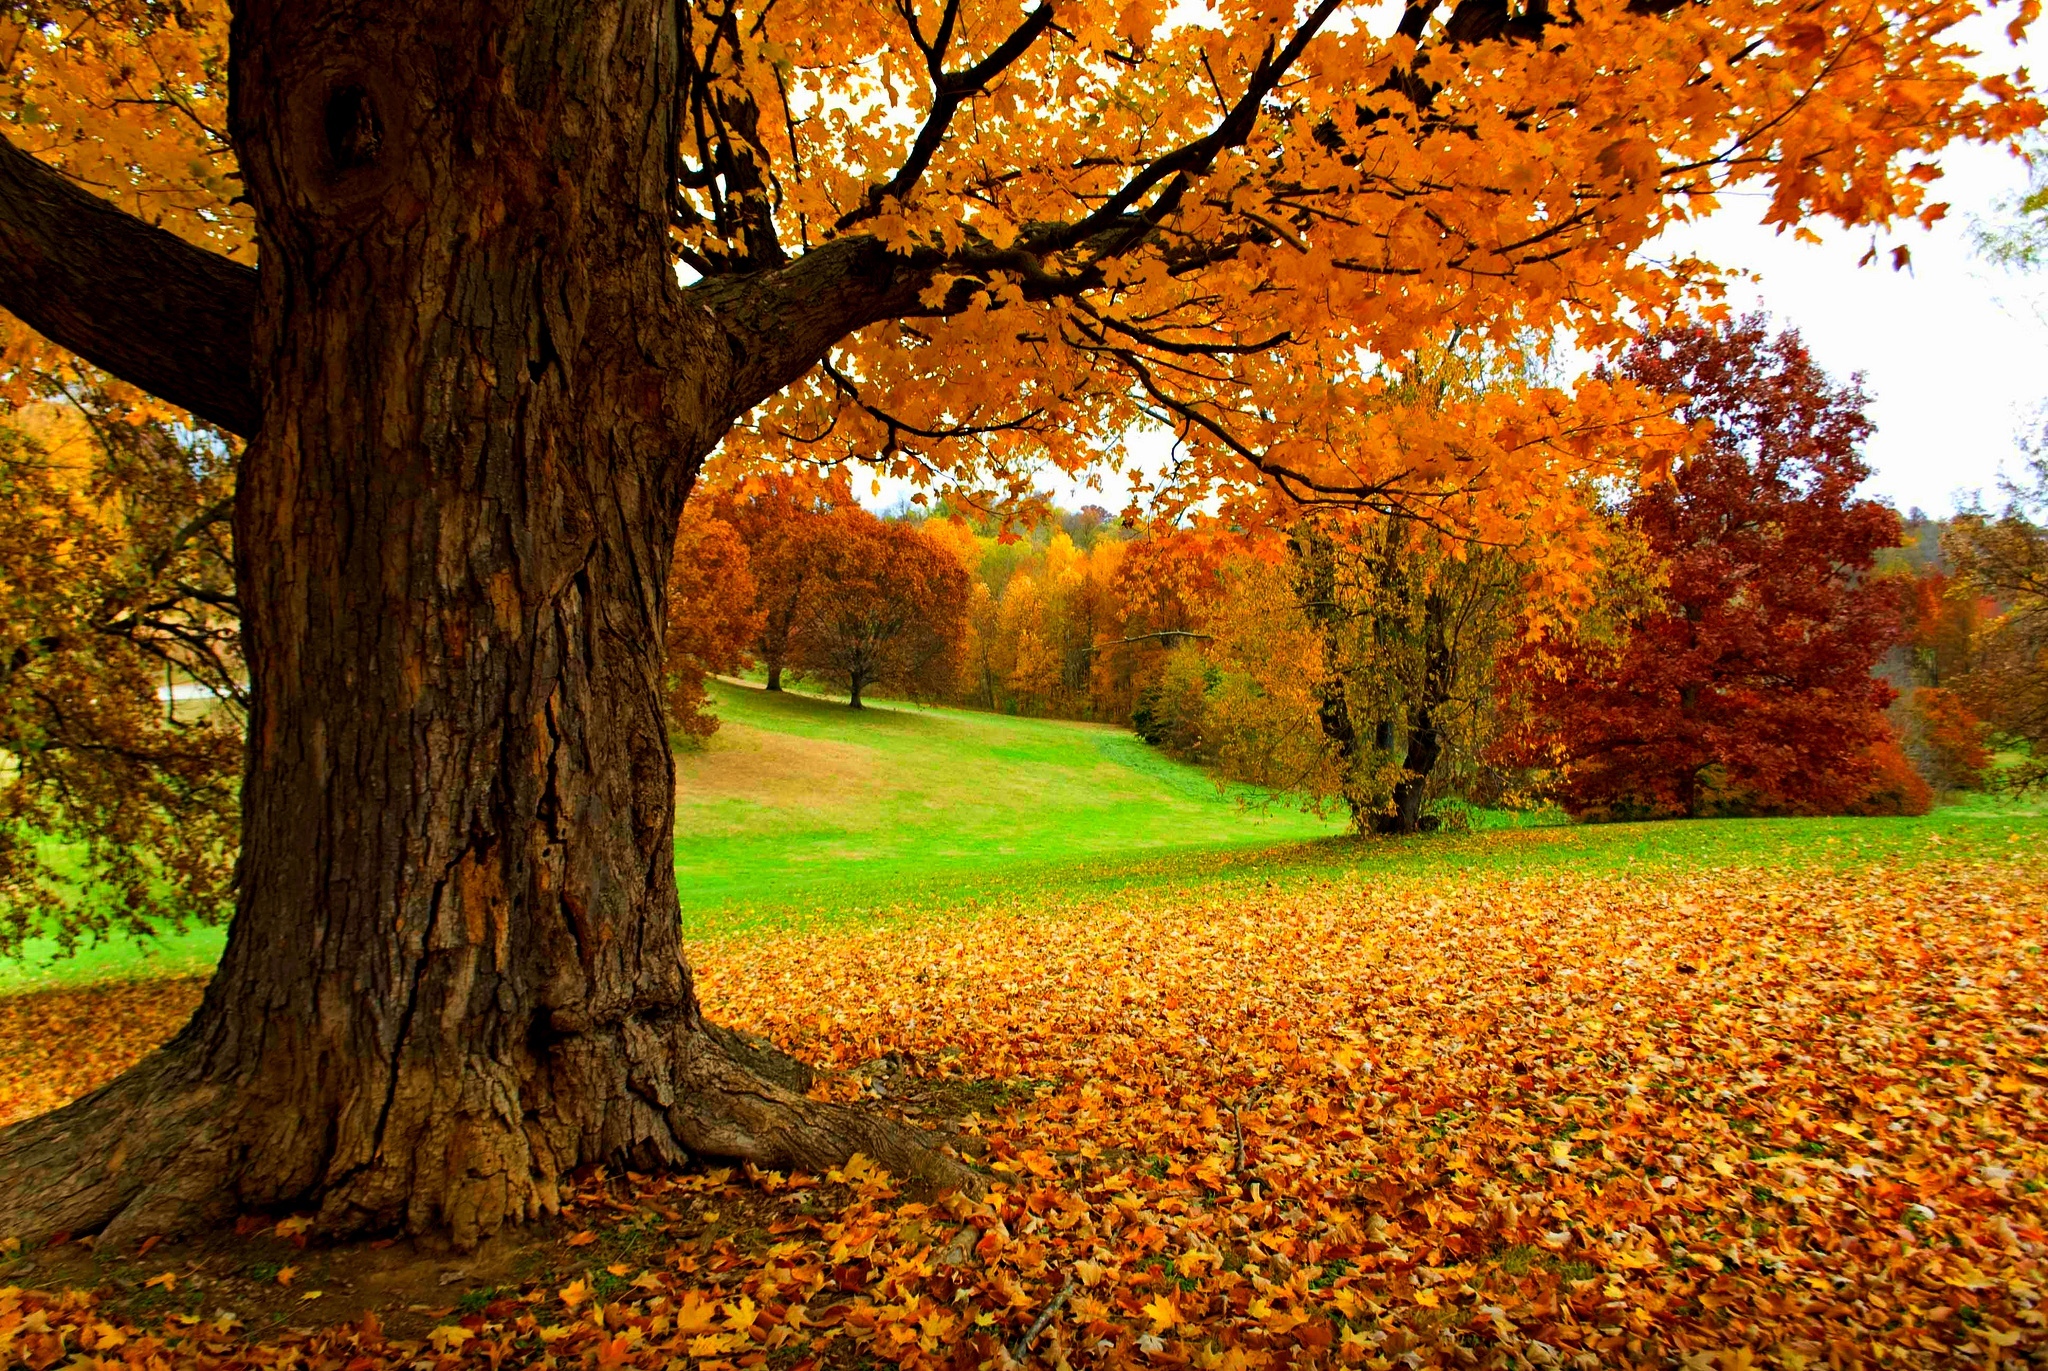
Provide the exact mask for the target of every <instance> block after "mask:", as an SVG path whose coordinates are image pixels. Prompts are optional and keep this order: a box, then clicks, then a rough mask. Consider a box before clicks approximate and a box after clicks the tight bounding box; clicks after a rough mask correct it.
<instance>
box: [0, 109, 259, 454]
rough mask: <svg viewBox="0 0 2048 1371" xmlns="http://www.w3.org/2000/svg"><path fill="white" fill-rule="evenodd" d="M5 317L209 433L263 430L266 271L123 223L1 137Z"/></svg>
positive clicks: (126, 219)
mask: <svg viewBox="0 0 2048 1371" xmlns="http://www.w3.org/2000/svg"><path fill="white" fill-rule="evenodd" d="M0 262H4V263H5V267H4V268H0V309H4V310H6V311H7V312H8V313H10V314H13V315H15V316H16V317H17V318H19V319H20V320H21V321H22V322H23V323H25V324H27V325H28V326H29V327H30V328H33V329H35V330H36V331H37V332H39V333H42V334H44V335H45V336H47V337H50V338H54V339H56V340H57V341H59V342H61V343H62V344H63V345H64V346H66V347H68V348H70V349H71V350H72V351H73V352H75V353H77V354H78V355H79V356H81V357H83V358H85V360H87V361H88V362H91V363H92V364H93V365H95V366H99V367H104V368H106V369H107V370H108V371H111V372H114V373H115V374H116V375H119V376H122V377H124V378H126V379H128V380H130V381H133V382H134V383H135V384H136V385H139V386H141V387H142V388H143V389H145V390H148V391H150V392H152V393H153V394H156V395H159V396H161V397H163V398H164V399H166V400H169V401H170V402H171V403H173V404H177V405H183V406H184V407H185V408H187V409H189V410H191V411H192V412H193V413H194V414H197V415H198V416H199V417H200V418H202V419H204V420H206V421H207V422H208V423H212V424H218V425H220V426H221V427H222V428H224V429H227V430H228V431H229V432H231V433H238V434H241V435H243V436H244V437H246V436H248V435H250V434H253V433H254V432H255V431H256V424H257V409H256V388H255V385H254V383H253V381H252V380H251V377H250V370H249V362H250V356H249V333H250V328H251V325H252V323H253V321H254V318H255V312H256V273H255V272H254V271H252V270H250V269H249V268H248V267H245V266H241V265H239V264H237V263H235V262H231V261H229V260H228V259H227V258H225V257H222V256H219V255H218V254H216V253H211V252H207V251H205V250H203V249H201V248H196V247H193V246H192V245H191V244H190V243H187V242H185V241H184V240H183V239H181V238H178V237H176V236H175V235H173V234H169V233H166V232H164V231H163V230H162V229H159V228H153V227H151V226H150V225H148V224H145V223H143V222H142V221H141V220H140V219H137V218H134V217H133V216H132V215H128V214H124V213H122V212H121V211H120V210H119V209H116V208H115V207H114V206H113V205H111V204H109V203H107V202H106V201H105V200H102V199H101V198H100V197H99V196H97V195H94V194H92V193H91V192H90V191H87V190H83V189H81V188H80V187H78V186H75V185H73V184H72V183H71V182H70V181H68V180H66V179H65V178H64V177H63V176H62V175H61V174H60V173H58V172H57V171H55V170H53V169H51V168H50V167H47V166H44V165H43V164H42V163H41V162H38V161H37V160H36V159H35V158H33V157H31V156H29V155H28V154H27V153H25V152H23V151H21V150H20V149H19V148H17V147H15V146H14V145H13V144H12V143H10V142H8V141H7V139H6V138H4V137H0Z"/></svg>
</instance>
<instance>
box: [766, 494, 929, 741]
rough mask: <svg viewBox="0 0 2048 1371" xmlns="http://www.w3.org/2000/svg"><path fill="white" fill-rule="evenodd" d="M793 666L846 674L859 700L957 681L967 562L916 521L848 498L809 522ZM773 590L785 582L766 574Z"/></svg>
mask: <svg viewBox="0 0 2048 1371" xmlns="http://www.w3.org/2000/svg"><path fill="white" fill-rule="evenodd" d="M802 538H803V544H804V552H805V554H806V555H805V556H804V557H802V558H801V559H799V560H800V561H801V564H802V565H803V566H804V567H805V568H806V575H805V579H804V582H803V585H802V588H801V590H800V591H799V592H797V593H796V594H795V596H794V597H793V598H794V600H795V603H796V609H795V612H794V615H793V620H794V623H793V626H792V628H791V630H790V633H789V639H788V642H789V665H790V666H791V667H793V668H795V669H796V670H798V671H801V672H803V673H804V674H805V675H807V676H812V677H817V678H819V679H821V680H829V681H836V682H842V683H844V684H845V686H846V690H847V696H848V699H847V703H848V704H850V705H851V706H852V707H853V708H855V709H859V708H861V692H862V691H864V690H867V689H869V688H870V687H874V686H883V687H888V688H892V689H895V690H900V691H902V692H903V693H905V694H907V695H909V696H911V697H912V698H916V699H929V698H932V697H935V696H940V695H944V694H945V693H946V692H947V691H949V690H951V689H952V686H953V677H954V674H955V673H956V672H957V671H958V670H959V666H960V659H961V655H962V649H963V648H964V647H965V644H966V637H967V589H968V579H967V569H966V568H965V567H964V566H962V565H961V564H960V559H959V558H958V557H957V556H956V555H955V554H954V553H953V552H952V551H951V550H950V549H948V548H944V547H941V546H940V545H939V544H938V543H937V542H935V541H933V540H932V539H930V538H927V537H926V536H925V535H924V534H922V533H920V532H919V531H918V530H917V529H916V528H913V527H912V526H911V525H909V524H904V523H894V522H887V521H884V520H881V519H877V518H876V517H875V516H874V515H872V514H870V513H868V512H867V511H866V510H864V509H862V508H860V506H858V505H852V504H849V505H846V506H845V507H843V508H840V509H835V510H833V511H832V512H831V513H830V514H825V515H820V516H817V517H815V518H812V519H810V520H808V521H806V523H805V525H804V526H803V533H802ZM763 590H764V593H765V594H767V595H768V596H769V597H770V598H771V599H772V598H774V597H775V596H776V594H777V592H778V591H780V590H782V587H780V586H778V585H776V584H774V583H772V582H764V584H763Z"/></svg>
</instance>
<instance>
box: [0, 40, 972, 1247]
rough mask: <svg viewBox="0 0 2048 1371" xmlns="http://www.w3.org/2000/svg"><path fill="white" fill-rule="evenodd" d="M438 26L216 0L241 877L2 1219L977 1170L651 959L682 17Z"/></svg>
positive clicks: (372, 1211) (515, 1210) (696, 364)
mask: <svg viewBox="0 0 2048 1371" xmlns="http://www.w3.org/2000/svg"><path fill="white" fill-rule="evenodd" d="M469 9H470V7H458V12H454V13H446V12H444V9H443V7H425V8H422V7H420V6H418V5H416V4H402V3H398V2H397V0H368V2H367V3H365V2H363V0H357V2H356V3H351V4H348V5H345V6H343V7H341V8H339V9H335V8H332V7H329V6H313V5H308V4H304V3H298V2H297V0H245V2H244V3H242V4H240V5H239V6H238V7H237V9H236V11H235V16H234V28H233V35H232V37H233V54H234V66H233V91H234V98H233V107H232V116H233V120H232V121H233V127H234V134H235V138H236V143H237V148H238V151H239V153H240V156H241V160H242V167H243V171H244V175H245V178H246V182H247V186H248V193H249V196H250V198H251V200H252V202H253V203H254V205H255V207H256V210H257V219H258V235H259V245H260V249H261V258H262V270H261V274H260V281H261V293H260V298H259V301H258V305H257V308H256V325H255V338H254V344H253V349H254V350H253V356H254V359H255V366H254V374H255V376H256V377H257V378H258V384H259V389H260V395H259V397H258V402H259V408H260V413H261V422H260V425H259V426H258V427H257V428H256V432H255V433H254V435H253V441H252V443H251V445H250V448H249V450H248V452H247V454H246V455H245V457H244V459H243V463H242V468H241V484H240V488H239V491H238V495H237V508H236V515H235V520H236V524H235V532H236V546H237V557H238V561H239V565H238V568H237V571H238V581H239V591H240V596H241V603H242V606H243V611H244V615H245V619H244V644H245V651H246V654H247V657H248V661H249V667H250V672H251V678H252V685H253V698H254V706H253V710H252V713H251V716H250V723H249V741H248V760H247V772H246V779H245V784H244V788H243V806H244V813H243V848H242V859H241V861H242V865H241V873H242V874H241V881H240V890H239V896H238V904H237V909H236V913H235V917H234V922H233V924H232V926H231V929H230V933H229V938H228V945H227V950H226V954H225V956H224V957H223V960H222V962H221V966H220V969H219V971H218V973H217V974H216V976H215V978H214V980H213V982H212V984H211V986H210V987H209V989H208V991H207V994H206V996H205V999H204V1001H203V1003H202V1004H201V1006H200V1008H199V1010H198V1012H197V1013H196V1014H195V1016H194V1017H193V1019H192V1021H191V1023H190V1024H189V1025H188V1026H187V1028H186V1029H185V1030H184V1032H183V1033H181V1034H180V1035H179V1036H178V1037H177V1038H176V1039H175V1040H174V1041H173V1042H172V1043H170V1044H169V1045H168V1046H166V1047H165V1048H164V1049H162V1050H160V1051H159V1052H157V1053H155V1054H153V1055H152V1056H151V1057H149V1058H148V1059H146V1060H145V1062H144V1063H143V1064H142V1065H141V1066H140V1067H138V1068H137V1069H136V1070H135V1071H134V1072H132V1073H130V1074H129V1075H127V1076H125V1077H123V1078H121V1079H120V1080H118V1081H116V1082H115V1083H114V1084H112V1085H110V1086H108V1087H106V1088H105V1089H103V1090H101V1091H99V1092H97V1093H96V1094H94V1095H91V1096H88V1097H87V1098H85V1099H84V1100H81V1101H79V1102H77V1103H76V1104H74V1105H71V1106H69V1107H67V1108H66V1109H64V1110H61V1111H58V1112H57V1113H55V1114H52V1115H48V1116H45V1117H44V1118H42V1119H38V1120H32V1121H30V1122H28V1123H26V1124H23V1125H19V1126H17V1127H15V1128H13V1129H11V1130H9V1131H8V1132H7V1133H6V1134H4V1135H0V1232H7V1233H13V1234H17V1235H21V1236H24V1237H29V1238H39V1237H43V1236H47V1235H48V1234H50V1233H52V1232H54V1231H57V1230H68V1231H70V1232H73V1233H80V1232H89V1231H93V1230H96V1229H103V1230H104V1234H105V1236H106V1237H107V1238H109V1239H113V1240H117V1241H118V1240H121V1239H131V1238H142V1237H146V1236H148V1235H150V1234H152V1233H159V1232H172V1231H176V1230H178V1229H183V1228H189V1227H192V1226H194V1225H198V1224H204V1223H208V1222H212V1221H216V1220H218V1219H219V1218H221V1217H222V1216H224V1215H225V1214H227V1213H228V1212H230V1211H231V1210H233V1209H236V1208H240V1207H279V1206H285V1205H292V1206H307V1207H311V1208H314V1209H317V1211H318V1215H319V1220H318V1221H319V1224H320V1226H321V1227H322V1228H323V1229H325V1230H327V1231H329V1232H333V1233H350V1232H359V1231H364V1230H371V1229H391V1228H404V1229H406V1230H410V1231H422V1230H445V1231H447V1232H449V1233H450V1234H451V1235H452V1236H453V1238H454V1239H455V1241H456V1242H457V1243H458V1245H462V1246H468V1245H470V1244H473V1243H474V1242H475V1241H476V1240H477V1239H478V1238H480V1237H481V1236H483V1235H485V1234H488V1233H489V1232H491V1231H493V1230H495V1229H496V1228H498V1227H499V1226H500V1225H501V1224H504V1223H506V1222H513V1221H518V1220H522V1219H527V1218H531V1217H533V1216H536V1215H539V1214H542V1213H546V1212H549V1211H551V1210H552V1209H553V1208H554V1206H555V1204H556V1189H555V1185H556V1178H557V1177H559V1176H560V1175H561V1174H562V1173H563V1172H565V1171H566V1170H568V1169H569V1168H571V1167H574V1166H576V1165H578V1164H580V1163H583V1162H586V1161H597V1160H610V1161H626V1162H629V1163H631V1164H632V1165H635V1166H638V1167H643V1168H644V1167H650V1166H656V1165H661V1164H665V1163H674V1162H678V1161H681V1160H683V1159H684V1158H685V1157H687V1156H689V1155H690V1154H692V1153H703V1154H715V1155H719V1156H726V1157H738V1158H744V1159H747V1160H751V1161H754V1162H756V1163H758V1164H760V1165H763V1166H770V1167H792V1166H801V1167H809V1168H818V1167H822V1166H825V1165H829V1164H833V1163H835V1162H837V1161H841V1160H843V1159H844V1158H845V1157H846V1156H847V1155H848V1154H849V1153H851V1152H853V1151H861V1152H866V1153H868V1154H869V1155H871V1156H874V1157H876V1158H877V1159H878V1160H880V1161H882V1162H883V1163H884V1164H885V1165H887V1166H889V1167H890V1168H891V1169H892V1170H895V1171H897V1172H899V1173H903V1174H909V1175H912V1176H918V1177H922V1178H923V1179H925V1180H927V1181H930V1182H933V1183H935V1184H940V1185H946V1184H969V1185H971V1184H972V1183H973V1179H972V1174H971V1173H970V1172H968V1171H967V1170H966V1169H965V1168H963V1167H962V1166H960V1164H959V1163H957V1162H956V1161H954V1160H952V1159H951V1158H949V1157H947V1156H945V1155H944V1154H942V1153H940V1152H938V1151H936V1150H935V1149H934V1147H933V1145H932V1144H931V1142H930V1140H929V1139H928V1138H927V1137H925V1136H924V1135H921V1134H917V1133H914V1132H913V1131H911V1130H907V1129H904V1128H902V1127H900V1126H897V1125H893V1124H890V1123H887V1122H886V1121H883V1120H879V1119H875V1118H871V1117H869V1116H866V1115H863V1114H860V1113H858V1112H855V1111H851V1110H847V1109H844V1108H841V1107H838V1106H831V1105H825V1104H821V1103H817V1102H814V1101H809V1100H805V1099H803V1098H802V1097H801V1096H799V1095H797V1094H795V1093H794V1092H792V1091H790V1090H788V1089H785V1088H783V1087H780V1086H777V1085H774V1084H772V1083H769V1082H766V1081H764V1080H762V1079H761V1078H760V1077H759V1076H758V1075H757V1074H755V1073H754V1072H752V1071H750V1070H748V1069H747V1068H746V1067H744V1066H742V1065H741V1064H739V1063H738V1062H737V1061H735V1059H734V1057H733V1055H732V1053H731V1052H730V1051H729V1050H728V1042H727V1040H725V1039H722V1038H720V1037H718V1036H717V1035H714V1034H712V1033H710V1032H709V1031H707V1028H706V1025H705V1023H704V1020H703V1017H702V1014H701V1011H700V1008H699V1005H698V1003H697V999H696V996H695V993H694V990H693V987H692V982H691V976H690V970H689V966H688V964H687V962H686V960H685V958H684V955H683V951H682V947H681V942H680V922H679V915H678V907H677V898H676V888H675V860H674V844H673V813H674V809H673V802H674V795H673V791H674V771H673V765H672V762H671V760H670V756H669V752H668V747H667V741H666V734H665V730H664V726H663V720H662V712H661V705H660V699H659V694H658V686H659V682H660V676H661V656H660V654H661V643H662V638H663V635H662V633H661V631H660V629H661V624H662V622H663V615H664V610H665V605H664V587H665V585H666V582H667V576H668V569H669V563H670V559H671V555H672V552H673V540H674V533H675V528H676V523H677V518H678V515H679V514H680V511H681V507H682V503H683V500H684V498H685V495H686V494H687V491H688V489H689V485H690V481H691V479H692V478H693V476H694V474H695V471H696V467H697V464H698V462H699V461H700V460H701V458H702V456H703V454H704V453H706V452H707V451H708V450H709V449H710V448H711V446H712V445H713V444H715V443H716V441H717V439H718V437H719V436H720V434H721V433H722V432H723V431H724V427H725V425H726V423H727V422H729V420H730V419H731V418H732V417H733V415H732V413H731V412H730V410H729V406H728V404H727V402H726V401H725V400H723V399H721V398H719V397H721V396H729V395H730V394H731V393H732V392H733V389H734V387H735V386H738V385H740V383H738V382H735V381H734V380H733V379H732V376H731V374H730V369H731V365H732V364H731V358H732V356H733V352H732V350H731V348H730V347H729V345H728V341H727V339H726V337H725V336H724V334H723V332H722V330H721V328H720V326H719V324H718V322H717V321H716V320H715V319H714V318H713V317H712V316H711V315H709V314H708V313H706V312H705V311H704V310H702V309H699V308H695V307H693V306H691V305H690V304H689V303H688V302H687V297H686V296H685V295H684V293H683V292H682V291H681V290H680V289H679V288H678V287H677V285H676V283H675V279H674V276H673V275H672V273H671V271H670V267H669V263H668V256H667V234H668V200H667V197H668V194H669V186H670V185H671V184H672V179H673V167H672V161H671V159H672V154H673V149H674V146H675V136H674V131H673V127H672V124H671V118H672V110H671V101H670V100H669V98H668V96H669V95H670V94H672V92H673V89H674V80H673V77H674V68H675V64H676V61H677V44H678V37H677V34H676V32H675V28H674V24H675V21H676V16H677V13H678V11H677V9H676V7H674V6H671V5H667V4H661V3H656V0H525V3H523V4H519V5H516V6H510V7H506V6H501V7H500V8H499V9H495V10H491V11H489V12H486V11H485V10H484V9H482V8H481V7H476V8H475V12H474V13H471V12H469ZM508 9H509V12H505V11H506V10H508ZM421 92H440V93H441V94H442V96H443V97H444V98H440V99H437V100H424V99H421V98H419V93H421ZM748 384H752V383H751V382H749V383H748Z"/></svg>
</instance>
